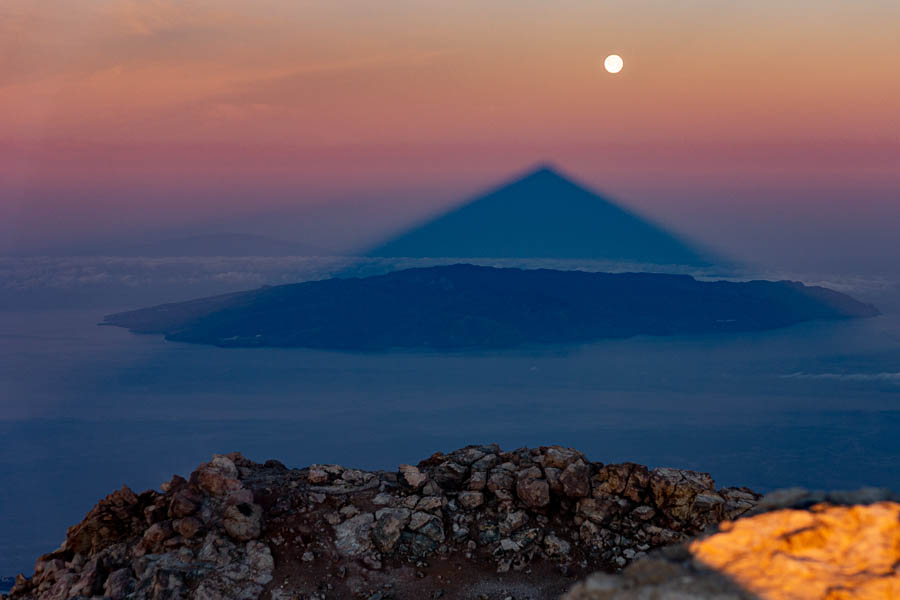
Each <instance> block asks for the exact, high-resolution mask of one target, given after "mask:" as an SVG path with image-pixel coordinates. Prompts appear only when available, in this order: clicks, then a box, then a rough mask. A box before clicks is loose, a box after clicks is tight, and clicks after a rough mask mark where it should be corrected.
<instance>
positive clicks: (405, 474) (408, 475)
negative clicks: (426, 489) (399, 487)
mask: <svg viewBox="0 0 900 600" xmlns="http://www.w3.org/2000/svg"><path fill="white" fill-rule="evenodd" d="M399 469H400V477H401V478H402V480H403V481H404V482H405V483H406V485H408V486H409V487H411V488H412V489H414V490H417V489H419V488H421V487H422V486H423V485H424V484H425V481H426V480H427V479H428V478H427V477H425V475H423V474H422V472H421V471H419V468H418V467H414V466H412V465H400V467H399Z"/></svg>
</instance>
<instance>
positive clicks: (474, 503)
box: [457, 492, 484, 510]
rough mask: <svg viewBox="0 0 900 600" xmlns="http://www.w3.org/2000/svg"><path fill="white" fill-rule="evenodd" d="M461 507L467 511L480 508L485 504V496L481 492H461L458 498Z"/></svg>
mask: <svg viewBox="0 0 900 600" xmlns="http://www.w3.org/2000/svg"><path fill="white" fill-rule="evenodd" d="M457 500H459V504H460V506H462V507H463V508H464V509H466V510H472V509H474V508H478V507H479V506H481V505H482V504H484V494H482V493H481V492H460V493H459V496H457Z"/></svg>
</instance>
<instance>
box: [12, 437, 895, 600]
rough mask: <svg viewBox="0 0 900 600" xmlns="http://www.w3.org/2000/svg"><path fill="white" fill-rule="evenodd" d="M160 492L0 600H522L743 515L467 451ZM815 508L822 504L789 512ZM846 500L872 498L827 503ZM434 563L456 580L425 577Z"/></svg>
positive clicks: (131, 502) (539, 463)
mask: <svg viewBox="0 0 900 600" xmlns="http://www.w3.org/2000/svg"><path fill="white" fill-rule="evenodd" d="M592 473H593V474H594V476H593V477H592V476H591V475H592ZM163 488H164V491H165V493H164V494H160V493H158V492H155V491H147V492H144V493H142V494H139V495H138V494H135V493H134V492H132V491H131V490H128V489H127V488H123V489H122V490H119V491H117V492H114V493H113V494H110V495H109V496H108V497H107V498H105V499H103V500H101V501H100V502H99V503H98V504H97V506H95V507H94V508H93V509H92V510H91V512H89V513H88V515H87V516H86V517H85V519H84V521H83V522H82V523H80V524H78V525H76V526H75V527H73V528H71V529H70V530H69V534H68V535H67V538H66V543H65V545H64V546H63V547H62V548H60V549H59V550H57V551H55V552H53V553H51V554H48V555H45V556H43V557H41V559H40V560H39V561H38V562H37V564H36V565H35V575H34V577H33V578H32V579H31V580H23V581H22V582H21V583H17V589H16V592H15V594H14V595H13V599H12V600H45V598H60V599H66V600H69V599H70V598H73V597H76V594H77V595H78V597H79V600H81V598H91V597H100V596H101V595H103V596H105V597H108V598H110V599H111V600H115V599H116V598H128V599H129V600H150V599H151V598H160V599H163V598H165V599H167V600H175V599H176V598H178V599H184V600H187V598H196V599H197V600H230V599H232V598H240V599H248V600H249V599H251V598H258V597H260V596H261V595H263V590H264V588H265V589H266V590H268V591H267V592H266V593H267V594H269V595H271V596H272V598H273V599H277V598H281V599H286V598H291V597H295V596H304V597H309V598H322V597H323V596H324V597H367V596H371V595H372V594H373V593H375V592H376V591H377V592H379V593H381V594H382V596H383V597H384V598H385V599H387V598H395V599H396V600H404V599H405V598H406V597H407V596H406V595H404V594H405V592H403V593H401V592H400V591H399V590H400V588H393V587H390V585H391V584H392V583H394V582H395V581H396V582H402V581H404V578H407V577H409V578H418V577H419V575H417V573H421V578H422V579H424V580H425V582H423V584H424V583H427V584H428V585H426V587H424V588H421V589H423V590H425V593H426V594H431V593H432V592H433V591H434V590H436V589H442V590H444V591H445V596H447V597H455V595H458V588H457V587H456V584H455V583H454V582H456V581H460V582H464V581H467V580H468V579H469V578H470V577H471V575H472V573H475V572H476V570H477V573H478V574H479V577H480V576H482V575H483V574H484V573H485V572H486V571H484V570H483V567H484V566H485V565H484V564H483V563H485V562H486V563H488V565H487V566H488V569H489V570H490V571H493V570H496V571H497V572H500V573H509V575H508V576H505V577H508V578H509V579H508V581H509V584H510V586H515V585H517V581H519V580H518V579H517V578H519V577H521V576H520V575H519V573H522V574H530V573H532V568H534V569H535V572H538V573H544V575H541V576H540V577H538V578H537V579H535V581H536V582H537V585H539V586H542V585H545V584H546V585H550V586H554V585H555V586H557V588H558V586H559V585H560V584H559V583H558V582H554V579H553V578H554V575H553V573H559V574H560V575H559V576H560V577H563V576H564V575H565V574H568V575H567V576H571V575H572V574H576V573H580V572H581V571H580V569H583V568H584V565H586V564H593V565H598V566H602V567H603V568H606V569H613V570H614V569H616V568H619V567H623V566H624V567H628V565H629V563H631V564H637V563H640V561H641V559H642V557H643V556H644V555H645V553H646V552H648V551H651V550H652V549H653V548H656V547H659V546H660V545H662V544H671V543H676V542H682V541H683V540H685V539H686V538H687V536H688V535H693V534H697V533H699V532H700V530H701V529H702V527H705V526H707V525H713V524H715V523H716V522H719V521H721V520H722V519H725V518H727V517H729V516H730V515H740V514H744V513H746V512H748V510H750V509H751V508H752V507H753V506H755V505H756V503H757V500H758V496H756V495H755V494H754V493H753V492H752V491H750V490H746V489H742V488H727V489H724V490H721V491H719V492H716V491H715V489H714V486H713V484H712V481H711V480H709V479H708V478H707V477H706V476H704V475H703V474H695V473H693V472H689V471H679V470H676V469H663V470H656V471H654V472H653V482H652V485H651V474H650V471H648V470H647V469H646V468H645V467H642V466H641V465H634V464H631V463H623V464H622V465H607V466H605V467H604V466H602V465H600V463H590V462H588V461H587V459H586V458H585V457H584V456H583V455H582V454H581V453H579V452H578V451H576V450H572V449H570V448H562V447H549V448H540V449H528V448H520V449H518V450H515V451H513V452H505V453H504V452H501V451H500V449H499V448H498V447H496V446H469V447H466V448H463V449H460V450H457V451H454V452H451V453H448V454H446V455H445V454H441V453H437V454H435V455H433V456H432V457H431V458H429V459H426V460H424V461H422V462H421V463H419V464H418V466H415V467H413V466H409V465H405V466H401V467H400V468H399V469H398V471H397V472H381V471H379V472H366V471H361V470H358V469H345V468H344V467H342V466H340V465H327V464H319V465H312V466H311V467H310V468H307V469H303V470H300V469H288V468H286V467H284V465H281V464H280V463H277V461H267V462H266V463H265V464H257V463H254V462H252V461H249V460H247V459H245V458H243V457H242V456H241V455H239V454H228V455H220V456H214V457H213V459H212V460H211V461H210V462H208V463H205V464H203V465H200V466H199V467H198V468H197V469H196V470H195V471H194V473H193V474H192V475H191V477H190V479H189V480H184V479H182V478H180V477H178V476H174V477H173V478H172V480H171V481H170V482H167V483H166V484H165V485H164V486H163ZM816 497H821V498H824V497H825V496H824V495H821V494H820V495H819V496H816V494H815V493H806V494H805V495H803V496H802V498H799V499H798V500H797V501H798V502H809V501H810V500H811V499H813V498H816ZM856 497H865V498H871V499H876V498H883V497H884V492H880V491H879V492H875V491H868V492H866V493H865V494H863V495H861V496H855V495H852V494H850V495H844V496H843V498H846V499H853V498H856ZM459 558H464V559H465V560H464V561H459V560H458V559H459ZM276 559H277V561H276ZM444 560H453V561H455V563H456V567H457V568H458V569H461V571H462V572H460V573H458V575H453V573H454V572H455V571H453V570H449V571H448V570H444V569H443V568H439V569H437V570H436V571H431V570H429V563H431V564H432V565H433V564H434V563H432V561H441V562H442V563H443V561H444ZM469 561H471V563H470V562H469ZM276 562H277V563H278V564H277V566H276ZM542 563H543V564H542ZM443 564H447V565H452V564H454V563H453V562H450V563H443ZM469 564H471V565H472V568H473V569H475V570H473V571H471V572H467V569H469V567H468V566H467V565H469ZM629 568H630V567H629ZM537 569H541V570H540V571H538V570H537ZM442 571H443V572H442ZM627 571H628V568H626V572H627ZM273 577H276V579H274V580H273ZM417 580H418V579H417ZM438 582H440V586H441V587H440V588H437V587H434V585H432V584H437V583H438ZM485 583H486V584H489V585H493V583H492V582H485ZM460 585H461V584H460ZM628 585H630V584H628ZM266 586H268V587H266ZM303 586H307V587H303ZM309 586H312V587H309ZM626 587H627V586H626ZM417 589H418V588H417ZM484 589H485V590H489V589H493V588H489V587H488V588H484ZM504 589H507V588H504ZM509 589H510V590H511V589H514V587H510V588H509ZM548 589H549V588H548ZM623 589H624V588H623ZM313 590H315V591H313ZM269 592H271V593H269ZM503 593H504V594H505V593H507V592H505V591H504V592H503ZM266 597H267V596H266ZM501 597H502V596H501ZM517 597H518V595H517ZM541 597H544V596H541Z"/></svg>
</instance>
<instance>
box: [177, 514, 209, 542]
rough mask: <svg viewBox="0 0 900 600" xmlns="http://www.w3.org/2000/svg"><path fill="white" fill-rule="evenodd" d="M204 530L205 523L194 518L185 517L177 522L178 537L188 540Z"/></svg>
mask: <svg viewBox="0 0 900 600" xmlns="http://www.w3.org/2000/svg"><path fill="white" fill-rule="evenodd" d="M202 529H203V523H201V522H200V520H199V519H195V518H194V517H185V518H183V519H178V521H177V522H175V531H177V532H178V535H180V536H182V537H185V538H188V539H190V538H192V537H194V536H196V535H197V534H198V533H200V531H201V530H202Z"/></svg>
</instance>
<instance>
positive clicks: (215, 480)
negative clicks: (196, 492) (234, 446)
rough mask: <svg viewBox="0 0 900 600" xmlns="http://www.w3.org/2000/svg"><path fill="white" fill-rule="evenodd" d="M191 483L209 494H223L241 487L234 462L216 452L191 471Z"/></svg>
mask: <svg viewBox="0 0 900 600" xmlns="http://www.w3.org/2000/svg"><path fill="white" fill-rule="evenodd" d="M191 483H193V484H194V485H196V486H197V487H198V488H200V489H201V490H202V491H204V492H206V493H207V494H209V495H210V496H224V495H226V494H228V493H229V492H232V491H235V490H237V489H239V488H240V487H241V482H240V481H238V470H237V467H236V466H235V464H234V462H233V461H232V460H231V459H230V458H228V457H226V456H222V455H218V454H217V455H215V456H214V457H213V459H212V460H211V461H210V462H208V463H204V464H202V465H200V466H199V467H197V469H196V470H195V471H194V472H193V473H191Z"/></svg>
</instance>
